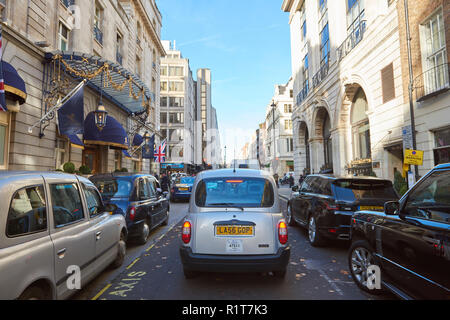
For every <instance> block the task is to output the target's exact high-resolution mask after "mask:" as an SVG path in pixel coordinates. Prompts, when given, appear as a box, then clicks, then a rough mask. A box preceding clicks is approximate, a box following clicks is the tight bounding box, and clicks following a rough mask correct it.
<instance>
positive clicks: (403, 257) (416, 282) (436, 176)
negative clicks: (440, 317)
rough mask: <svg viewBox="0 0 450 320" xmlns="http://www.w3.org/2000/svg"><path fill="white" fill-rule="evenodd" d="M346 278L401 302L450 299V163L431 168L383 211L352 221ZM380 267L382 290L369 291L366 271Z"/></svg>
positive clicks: (366, 214) (386, 205)
mask: <svg viewBox="0 0 450 320" xmlns="http://www.w3.org/2000/svg"><path fill="white" fill-rule="evenodd" d="M351 232H352V246H351V247H350V250H349V253H348V264H349V270H350V274H351V276H352V278H353V280H354V281H355V283H356V284H357V285H358V287H359V288H361V289H362V290H364V291H367V292H370V293H379V292H380V291H382V290H383V289H384V290H389V291H391V292H393V293H394V294H396V295H397V296H398V297H400V298H402V299H450V273H449V272H450V164H444V165H439V166H436V167H435V168H434V169H433V170H431V171H430V172H429V173H428V174H427V175H425V176H424V177H423V178H422V179H420V180H419V181H418V182H417V183H416V184H415V185H414V187H412V188H411V189H410V190H409V191H408V192H407V193H406V194H405V195H404V196H403V197H402V198H401V199H400V201H391V202H387V203H386V204H385V205H384V212H373V211H360V212H357V213H355V215H354V216H353V219H352V229H351ZM370 265H376V266H378V267H379V268H380V271H381V274H380V275H379V281H380V283H381V290H376V289H372V290H370V289H368V286H367V280H368V274H367V268H368V266H370Z"/></svg>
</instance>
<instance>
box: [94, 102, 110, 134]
mask: <svg viewBox="0 0 450 320" xmlns="http://www.w3.org/2000/svg"><path fill="white" fill-rule="evenodd" d="M94 116H95V125H96V126H97V128H98V129H99V130H102V129H103V128H104V127H105V126H106V117H107V116H108V111H106V109H105V107H104V106H103V104H101V103H100V104H99V105H98V107H97V110H95V111H94Z"/></svg>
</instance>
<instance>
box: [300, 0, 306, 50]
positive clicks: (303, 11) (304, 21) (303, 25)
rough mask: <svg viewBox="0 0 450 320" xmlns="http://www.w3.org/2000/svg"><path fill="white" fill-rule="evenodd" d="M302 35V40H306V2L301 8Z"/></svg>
mask: <svg viewBox="0 0 450 320" xmlns="http://www.w3.org/2000/svg"><path fill="white" fill-rule="evenodd" d="M300 26H301V27H300V35H301V40H302V41H305V39H306V10H305V2H303V4H302V7H301V9H300Z"/></svg>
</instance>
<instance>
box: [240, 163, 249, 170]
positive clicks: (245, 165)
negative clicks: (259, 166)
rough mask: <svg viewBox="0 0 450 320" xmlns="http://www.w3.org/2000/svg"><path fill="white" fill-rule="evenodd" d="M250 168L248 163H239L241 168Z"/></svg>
mask: <svg viewBox="0 0 450 320" xmlns="http://www.w3.org/2000/svg"><path fill="white" fill-rule="evenodd" d="M248 168H249V166H248V164H246V163H241V164H240V165H239V169H248Z"/></svg>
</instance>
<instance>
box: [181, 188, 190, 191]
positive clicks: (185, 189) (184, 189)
mask: <svg viewBox="0 0 450 320" xmlns="http://www.w3.org/2000/svg"><path fill="white" fill-rule="evenodd" d="M188 190H189V188H180V191H188Z"/></svg>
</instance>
